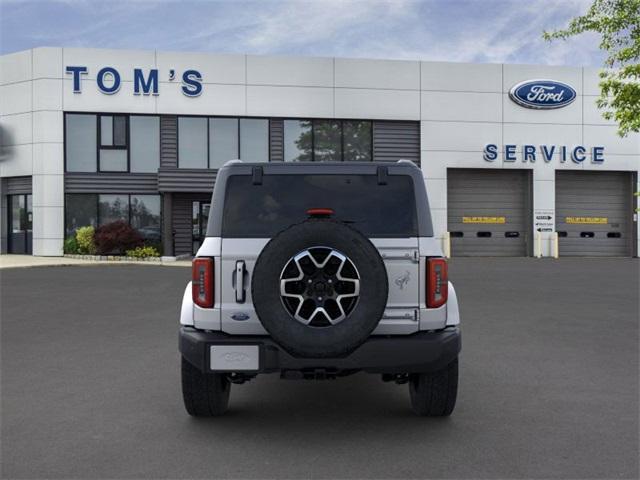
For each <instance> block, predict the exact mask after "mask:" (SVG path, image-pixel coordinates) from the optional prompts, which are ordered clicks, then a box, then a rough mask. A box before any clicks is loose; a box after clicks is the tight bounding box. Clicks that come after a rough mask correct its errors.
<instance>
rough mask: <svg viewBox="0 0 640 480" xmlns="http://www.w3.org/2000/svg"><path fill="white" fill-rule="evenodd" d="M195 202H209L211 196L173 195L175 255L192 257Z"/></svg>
mask: <svg viewBox="0 0 640 480" xmlns="http://www.w3.org/2000/svg"><path fill="white" fill-rule="evenodd" d="M194 201H200V202H205V203H206V202H209V201H211V195H207V194H204V195H203V194H179V193H176V194H173V205H172V207H173V212H172V217H173V218H172V220H173V231H174V232H175V234H174V245H175V251H174V255H176V256H177V255H191V249H192V243H191V242H192V235H193V225H192V221H191V218H192V208H193V207H192V205H193V202H194Z"/></svg>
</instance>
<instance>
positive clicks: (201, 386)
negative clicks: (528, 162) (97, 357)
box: [180, 160, 461, 416]
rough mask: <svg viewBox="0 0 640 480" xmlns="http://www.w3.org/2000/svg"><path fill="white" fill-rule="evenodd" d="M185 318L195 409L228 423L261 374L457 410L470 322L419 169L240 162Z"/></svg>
mask: <svg viewBox="0 0 640 480" xmlns="http://www.w3.org/2000/svg"><path fill="white" fill-rule="evenodd" d="M211 205H212V209H211V213H210V216H209V225H208V227H207V237H206V239H205V240H204V242H203V244H202V246H201V247H200V250H199V251H198V253H197V256H196V258H195V259H194V260H193V276H192V281H191V282H190V284H189V285H188V286H187V288H186V290H185V293H184V297H183V301H182V310H181V314H180V323H181V328H180V352H181V354H182V391H183V397H184V403H185V407H186V409H187V412H188V413H189V414H191V415H194V416H212V415H220V414H222V413H224V412H225V411H226V409H227V406H228V402H229V391H230V386H231V384H232V383H237V384H240V383H244V382H245V381H247V380H249V379H251V378H253V377H255V376H256V375H257V374H260V373H279V374H280V375H281V377H282V378H304V379H314V378H316V379H320V378H335V377H338V376H346V375H350V374H353V373H356V372H359V371H364V372H368V373H377V374H381V375H382V379H383V380H385V381H395V382H397V383H409V391H410V397H411V404H412V407H413V409H414V411H415V412H416V413H417V414H419V415H428V416H443V415H450V414H451V412H452V411H453V408H454V406H455V402H456V394H457V385H458V353H459V352H460V346H461V341H460V328H459V323H460V318H459V313H458V302H457V299H456V294H455V290H454V289H453V286H452V284H451V283H450V282H448V280H447V263H446V260H445V259H444V258H443V256H442V252H441V250H440V247H439V245H438V242H437V241H436V239H435V238H433V229H432V225H431V216H430V212H429V204H428V200H427V193H426V190H425V185H424V180H423V178H422V173H421V171H420V169H418V168H417V167H416V166H415V165H414V164H413V163H411V162H408V161H402V160H401V161H399V162H398V163H391V164H389V163H384V164H383V163H300V164H291V163H269V164H248V163H242V162H240V161H232V162H229V163H227V164H226V165H225V166H224V167H223V168H222V169H221V170H220V171H219V173H218V177H217V181H216V185H215V188H214V191H213V199H212V204H211Z"/></svg>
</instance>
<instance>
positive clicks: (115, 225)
mask: <svg viewBox="0 0 640 480" xmlns="http://www.w3.org/2000/svg"><path fill="white" fill-rule="evenodd" d="M93 239H94V242H95V244H96V249H97V251H98V253H99V254H100V255H114V254H124V252H126V251H127V250H131V249H134V248H136V247H141V246H142V244H143V242H144V241H143V239H142V236H140V234H139V233H138V232H137V230H136V229H135V228H133V227H131V226H130V225H129V224H128V223H127V222H125V221H124V220H116V221H115V222H111V223H107V224H105V225H102V226H101V227H98V228H97V230H96V233H95V235H94V237H93Z"/></svg>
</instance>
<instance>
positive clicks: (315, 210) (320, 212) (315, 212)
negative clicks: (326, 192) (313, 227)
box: [307, 208, 335, 217]
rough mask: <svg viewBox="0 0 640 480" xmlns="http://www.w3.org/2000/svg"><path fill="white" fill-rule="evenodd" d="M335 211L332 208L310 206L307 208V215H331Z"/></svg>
mask: <svg viewBox="0 0 640 480" xmlns="http://www.w3.org/2000/svg"><path fill="white" fill-rule="evenodd" d="M334 213H335V212H334V211H333V209H332V208H310V209H309V210H307V215H309V216H310V217H330V216H331V215H333V214H334Z"/></svg>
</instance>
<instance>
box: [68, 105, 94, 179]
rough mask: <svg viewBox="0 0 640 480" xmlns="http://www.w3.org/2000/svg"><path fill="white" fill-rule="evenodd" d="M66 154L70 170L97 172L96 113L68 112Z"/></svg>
mask: <svg viewBox="0 0 640 480" xmlns="http://www.w3.org/2000/svg"><path fill="white" fill-rule="evenodd" d="M65 134H66V139H65V155H66V169H67V171H68V172H95V171H96V168H97V161H96V138H97V121H96V115H86V114H75V113H68V114H67V115H66V116H65Z"/></svg>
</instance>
